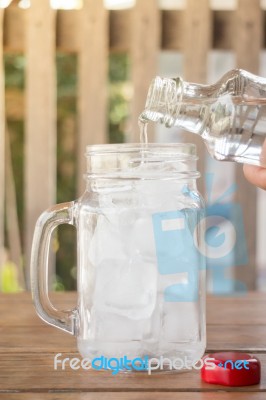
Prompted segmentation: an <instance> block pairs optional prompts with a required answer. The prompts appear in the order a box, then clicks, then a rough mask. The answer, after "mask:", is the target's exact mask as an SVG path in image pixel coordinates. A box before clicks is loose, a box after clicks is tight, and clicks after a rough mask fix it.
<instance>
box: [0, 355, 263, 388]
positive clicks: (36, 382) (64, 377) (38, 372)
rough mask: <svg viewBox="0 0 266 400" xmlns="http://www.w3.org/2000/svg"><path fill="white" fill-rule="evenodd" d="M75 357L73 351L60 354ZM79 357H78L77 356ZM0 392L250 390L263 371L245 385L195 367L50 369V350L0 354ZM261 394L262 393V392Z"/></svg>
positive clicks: (261, 384) (66, 365) (259, 386)
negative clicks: (207, 377)
mask: <svg viewBox="0 0 266 400" xmlns="http://www.w3.org/2000/svg"><path fill="white" fill-rule="evenodd" d="M65 356H69V357H70V358H72V357H75V358H78V355H77V354H68V355H65V354H64V355H62V357H63V358H64V357H65ZM254 356H256V357H258V358H259V359H260V362H261V366H262V371H265V368H266V355H265V354H259V355H257V354H254ZM79 360H80V358H79ZM0 376H1V382H0V392H4V391H31V392H47V391H48V390H49V391H50V392H53V391H63V390H64V391H66V392H67V391H73V392H80V391H86V392H96V391H97V392H126V391H130V392H139V391H141V392H149V391H153V392H159V391H160V392H165V391H166V392H174V391H177V392H187V391H189V392H192V393H194V392H199V391H201V392H214V391H218V390H223V391H224V392H234V393H235V392H236V391H239V392H246V393H247V392H254V391H264V392H265V391H266V376H265V374H264V373H263V374H262V376H261V383H260V384H259V385H255V386H246V387H238V388H234V387H224V386H220V385H217V386H216V385H215V387H213V385H209V384H207V383H205V382H202V381H201V378H200V373H199V371H198V370H195V369H193V370H190V371H186V372H182V373H178V372H177V373H175V372H172V373H160V372H157V373H156V372H154V373H151V375H149V374H148V372H139V373H119V374H117V375H115V376H114V375H112V372H111V371H96V370H93V369H90V370H85V369H83V368H79V369H77V370H73V369H71V368H70V366H69V364H65V369H62V368H59V366H58V368H57V369H54V354H47V353H46V354H41V353H39V354H23V356H20V355H16V354H1V364H0ZM264 395H265V393H264Z"/></svg>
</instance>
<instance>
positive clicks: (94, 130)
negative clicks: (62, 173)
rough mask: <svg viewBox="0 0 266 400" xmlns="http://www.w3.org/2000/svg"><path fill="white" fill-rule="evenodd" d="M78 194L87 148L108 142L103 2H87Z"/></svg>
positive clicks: (82, 39) (81, 68) (81, 72)
mask: <svg viewBox="0 0 266 400" xmlns="http://www.w3.org/2000/svg"><path fill="white" fill-rule="evenodd" d="M78 64H79V66H78V76H79V82H78V95H79V98H78V99H79V100H78V114H79V115H78V119H79V132H78V157H77V159H78V171H77V173H78V176H77V181H78V194H79V195H80V194H82V193H83V191H84V188H85V181H84V179H83V174H84V173H85V172H86V159H85V156H84V154H85V151H86V146H87V145H91V144H101V143H106V141H107V132H106V120H107V115H106V114H107V66H108V12H107V10H106V9H105V7H104V4H103V1H102V0H99V1H94V0H87V1H86V2H84V6H83V9H82V14H81V20H80V52H79V61H78Z"/></svg>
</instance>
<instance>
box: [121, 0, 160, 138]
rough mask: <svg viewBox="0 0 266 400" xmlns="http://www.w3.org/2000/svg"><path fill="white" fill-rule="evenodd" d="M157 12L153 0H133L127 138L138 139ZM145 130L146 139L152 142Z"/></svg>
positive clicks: (156, 38)
mask: <svg viewBox="0 0 266 400" xmlns="http://www.w3.org/2000/svg"><path fill="white" fill-rule="evenodd" d="M159 17H160V14H159V10H158V4H157V1H156V0H146V1H141V0H137V1H136V5H135V7H134V9H133V11H132V20H131V65H132V85H133V99H132V103H131V113H130V115H131V117H130V126H129V134H128V141H130V142H136V143H137V142H139V135H140V134H139V127H138V118H139V115H140V113H141V112H142V111H143V110H144V106H145V102H146V98H147V94H148V88H149V86H150V84H151V81H152V79H153V78H154V77H155V76H156V71H157V64H158V62H157V61H158V53H159V48H160V19H159ZM154 139H155V138H154V132H153V130H152V129H150V130H149V142H153V141H154Z"/></svg>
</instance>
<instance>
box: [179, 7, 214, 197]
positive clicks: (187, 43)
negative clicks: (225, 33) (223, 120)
mask: <svg viewBox="0 0 266 400" xmlns="http://www.w3.org/2000/svg"><path fill="white" fill-rule="evenodd" d="M211 17H212V14H211V10H210V5H209V0H202V1H200V2H199V1H198V0H188V1H187V6H186V9H185V13H184V25H183V30H184V36H183V41H184V44H183V48H184V78H185V80H186V81H188V82H197V83H206V80H207V73H208V52H209V50H210V49H211V37H212V21H211ZM184 140H185V141H186V142H192V143H195V144H196V146H197V153H198V156H199V161H198V170H199V171H200V173H201V174H202V176H201V178H200V179H199V183H198V187H199V191H200V192H201V194H202V195H203V196H204V195H205V183H204V172H205V158H206V147H205V144H204V143H203V141H202V139H201V138H199V137H197V136H196V135H194V134H191V133H188V132H185V133H184Z"/></svg>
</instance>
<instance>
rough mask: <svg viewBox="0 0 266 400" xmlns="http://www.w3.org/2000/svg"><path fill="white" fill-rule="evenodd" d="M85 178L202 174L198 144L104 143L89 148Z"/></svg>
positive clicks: (151, 177)
mask: <svg viewBox="0 0 266 400" xmlns="http://www.w3.org/2000/svg"><path fill="white" fill-rule="evenodd" d="M86 157H87V173H86V175H85V177H86V178H88V179H92V178H100V177H102V178H106V179H108V178H113V179H114V178H116V179H120V178H121V179H123V178H125V179H164V180H165V179H188V178H198V177H199V176H200V174H199V172H198V171H197V169H196V163H197V159H198V157H197V154H196V146H195V145H194V144H190V143H170V144H157V143H150V144H140V143H130V144H127V143H125V144H104V145H92V146H87V148H86Z"/></svg>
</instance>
